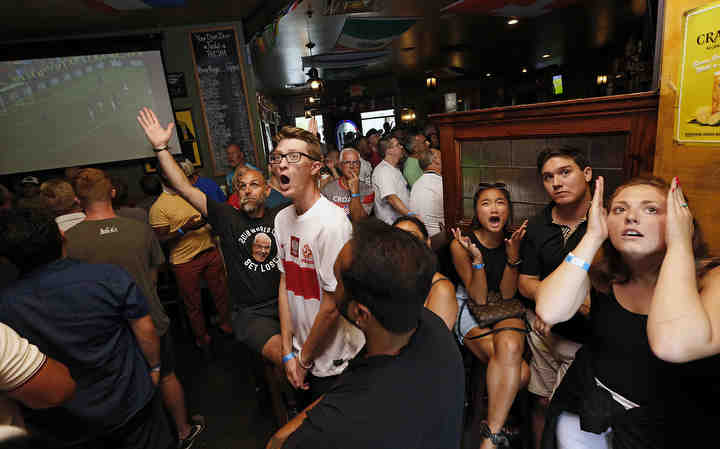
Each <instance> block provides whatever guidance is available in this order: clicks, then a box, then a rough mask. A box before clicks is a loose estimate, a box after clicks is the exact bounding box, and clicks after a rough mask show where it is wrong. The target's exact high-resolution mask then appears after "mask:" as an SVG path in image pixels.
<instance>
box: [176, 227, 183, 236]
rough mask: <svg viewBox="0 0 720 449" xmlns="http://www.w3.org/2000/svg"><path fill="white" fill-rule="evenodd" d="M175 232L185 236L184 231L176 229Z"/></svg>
mask: <svg viewBox="0 0 720 449" xmlns="http://www.w3.org/2000/svg"><path fill="white" fill-rule="evenodd" d="M177 232H179V233H180V235H185V231H183V230H182V228H178V230H177Z"/></svg>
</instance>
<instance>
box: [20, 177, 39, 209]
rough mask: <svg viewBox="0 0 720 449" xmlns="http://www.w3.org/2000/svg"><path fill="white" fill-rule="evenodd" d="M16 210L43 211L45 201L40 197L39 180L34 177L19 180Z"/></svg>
mask: <svg viewBox="0 0 720 449" xmlns="http://www.w3.org/2000/svg"><path fill="white" fill-rule="evenodd" d="M17 206H18V208H22V209H28V208H29V209H44V208H45V201H44V199H43V198H42V197H41V196H40V180H38V178H37V177H35V176H25V177H24V178H23V179H22V180H20V198H19V199H18V201H17Z"/></svg>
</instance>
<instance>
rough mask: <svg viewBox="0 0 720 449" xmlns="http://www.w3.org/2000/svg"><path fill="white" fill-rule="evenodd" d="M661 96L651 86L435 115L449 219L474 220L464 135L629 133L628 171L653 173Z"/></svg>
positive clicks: (454, 221)
mask: <svg viewBox="0 0 720 449" xmlns="http://www.w3.org/2000/svg"><path fill="white" fill-rule="evenodd" d="M658 99H659V96H658V94H657V92H645V93H639V94H628V95H615V96H609V97H599V98H586V99H579V100H567V101H555V102H549V103H537V104H530V105H521V106H509V107H500V108H490V109H482V110H475V111H467V112H455V113H448V114H434V115H430V117H429V118H430V120H432V121H433V123H435V124H436V125H437V127H438V131H439V133H440V150H441V152H442V154H443V164H442V166H443V167H442V170H443V180H444V182H443V185H444V195H445V223H446V225H447V226H456V225H460V226H467V225H469V222H467V223H465V222H464V220H463V219H462V217H463V211H462V207H463V202H462V170H461V166H460V156H461V154H460V150H461V144H462V142H463V141H471V140H481V139H501V138H502V139H507V138H515V137H517V138H527V137H560V136H581V135H592V134H608V133H627V135H628V144H627V150H626V152H625V156H624V158H623V171H624V174H625V176H626V177H628V178H629V177H632V176H637V175H639V174H651V173H652V171H653V159H654V152H655V135H656V130H657V111H658ZM465 221H466V220H465Z"/></svg>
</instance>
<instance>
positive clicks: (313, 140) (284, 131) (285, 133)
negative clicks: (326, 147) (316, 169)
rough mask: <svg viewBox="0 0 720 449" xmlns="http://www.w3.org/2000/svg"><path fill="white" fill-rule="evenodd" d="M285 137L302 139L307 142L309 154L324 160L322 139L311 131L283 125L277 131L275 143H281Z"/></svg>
mask: <svg viewBox="0 0 720 449" xmlns="http://www.w3.org/2000/svg"><path fill="white" fill-rule="evenodd" d="M285 139H297V140H302V141H303V142H305V143H306V144H307V152H308V155H309V156H311V157H313V158H314V159H317V160H318V161H322V160H323V159H324V155H323V151H322V144H321V143H320V139H318V137H317V136H316V135H314V134H313V133H311V132H310V131H305V130H304V129H302V128H296V127H294V126H283V127H282V128H281V129H280V131H279V132H278V133H277V135H276V136H275V138H274V139H273V140H274V141H275V145H277V144H279V143H280V141H281V140H285Z"/></svg>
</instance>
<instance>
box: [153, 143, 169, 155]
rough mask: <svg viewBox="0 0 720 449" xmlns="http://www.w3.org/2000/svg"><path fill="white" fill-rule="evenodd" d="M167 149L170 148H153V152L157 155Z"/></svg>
mask: <svg viewBox="0 0 720 449" xmlns="http://www.w3.org/2000/svg"><path fill="white" fill-rule="evenodd" d="M168 148H170V147H168V146H167V145H165V146H164V147H162V148H155V147H153V151H154V152H156V153H159V152H161V151H165V150H167V149H168Z"/></svg>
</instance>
